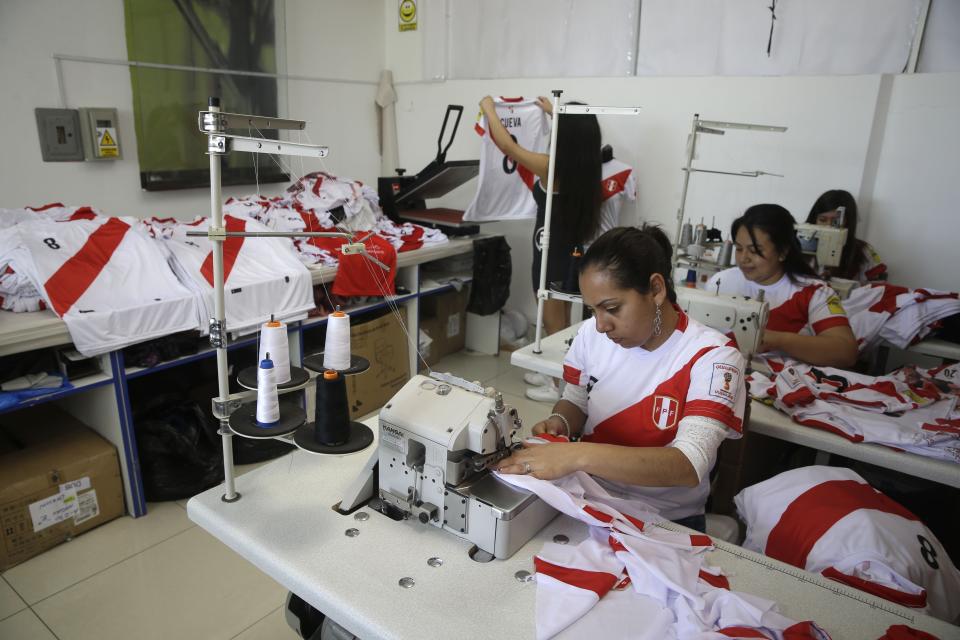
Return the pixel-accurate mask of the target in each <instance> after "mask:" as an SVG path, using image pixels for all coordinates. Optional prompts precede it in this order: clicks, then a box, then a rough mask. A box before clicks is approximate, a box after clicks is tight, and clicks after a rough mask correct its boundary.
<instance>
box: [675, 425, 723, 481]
mask: <svg viewBox="0 0 960 640" xmlns="http://www.w3.org/2000/svg"><path fill="white" fill-rule="evenodd" d="M726 437H727V427H726V426H724V424H723V423H722V422H720V421H719V420H713V419H712V418H704V417H703V416H687V417H686V418H683V419H682V420H680V426H679V427H678V428H677V437H676V438H674V439H673V442H671V443H670V444H668V445H667V446H668V447H675V448H677V449H679V450H680V452H681V453H682V454H683V455H685V456H686V457H687V460H689V461H690V464H691V465H693V470H694V471H696V472H697V480H700V481H702V480H704V479H705V478H707V479H708V480H709V478H708V476H709V474H710V470H711V469H713V465H714V464H715V463H716V461H717V448H718V447H719V446H720V445H721V444H722V443H723V441H724V440H725V439H726Z"/></svg>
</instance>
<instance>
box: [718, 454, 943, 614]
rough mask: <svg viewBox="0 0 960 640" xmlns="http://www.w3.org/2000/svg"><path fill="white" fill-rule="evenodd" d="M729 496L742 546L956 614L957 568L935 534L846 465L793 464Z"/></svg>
mask: <svg viewBox="0 0 960 640" xmlns="http://www.w3.org/2000/svg"><path fill="white" fill-rule="evenodd" d="M734 501H735V502H736V505H737V511H738V512H739V513H740V516H741V518H742V519H743V520H744V521H745V522H746V523H747V538H746V541H745V542H744V544H743V546H744V547H746V548H747V549H752V550H754V551H758V552H760V553H763V554H766V555H768V556H770V557H771V558H776V559H777V560H780V561H782V562H786V563H788V564H792V565H794V566H796V567H800V568H803V569H806V570H807V571H812V572H815V573H821V574H823V575H824V576H826V577H828V578H831V579H834V580H837V581H839V582H843V583H845V584H847V585H849V586H852V587H855V588H857V589H861V590H863V591H867V592H869V593H872V594H874V595H876V596H879V597H881V598H885V599H887V600H892V601H894V602H897V603H899V604H902V605H904V606H908V607H916V608H919V609H924V610H925V611H927V612H929V613H930V614H932V615H934V616H937V617H938V618H942V619H944V620H947V621H950V622H955V621H956V620H957V618H958V616H960V599H958V598H957V594H958V593H960V572H958V571H957V568H956V567H955V566H954V565H953V562H951V561H950V557H949V556H948V555H947V553H946V551H945V550H944V548H943V546H942V545H941V544H940V542H939V541H938V540H937V538H936V536H934V535H933V533H931V531H930V530H929V529H928V528H927V527H926V526H925V525H924V524H923V523H922V522H920V520H919V519H918V518H917V517H916V516H915V515H913V514H912V513H910V512H909V511H908V510H907V509H905V508H903V507H902V506H901V505H899V504H898V503H896V502H894V501H893V500H891V499H890V498H888V497H886V496H885V495H883V494H882V493H880V492H879V491H877V490H876V489H874V488H873V487H871V486H870V485H869V484H867V483H866V482H865V481H864V480H863V478H861V477H860V476H859V475H857V474H856V473H855V472H853V471H851V470H850V469H845V468H841V467H824V466H811V467H803V468H801V469H793V470H791V471H787V472H785V473H781V474H780V475H778V476H776V477H774V478H771V479H770V480H767V481H765V482H761V483H759V484H755V485H753V486H751V487H748V488H746V489H744V490H743V491H741V492H740V493H739V494H738V495H737V497H736V498H735V499H734Z"/></svg>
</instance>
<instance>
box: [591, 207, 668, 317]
mask: <svg viewBox="0 0 960 640" xmlns="http://www.w3.org/2000/svg"><path fill="white" fill-rule="evenodd" d="M672 254H673V248H672V247H671V246H670V240H668V239H667V236H666V234H665V233H664V232H663V231H662V230H661V229H660V227H658V226H656V225H647V224H645V225H643V227H640V228H637V227H615V228H613V229H610V230H609V231H607V232H606V233H604V234H603V235H602V236H600V237H599V238H597V239H596V240H595V241H594V242H593V244H591V245H590V248H589V249H587V252H586V253H585V254H584V256H583V258H581V259H580V273H584V272H585V271H586V270H587V269H597V270H598V271H606V272H607V273H609V274H610V276H611V277H612V278H613V281H614V282H615V283H616V285H617V286H618V287H619V288H621V289H633V290H634V291H637V292H638V293H642V294H647V293H649V291H650V277H651V276H652V275H653V274H655V273H659V274H660V275H661V276H663V281H664V282H665V283H666V285H667V299H668V300H669V301H670V302H676V301H677V293H676V291H674V288H673V278H672V276H671V271H672V268H671V265H670V256H671V255H672Z"/></svg>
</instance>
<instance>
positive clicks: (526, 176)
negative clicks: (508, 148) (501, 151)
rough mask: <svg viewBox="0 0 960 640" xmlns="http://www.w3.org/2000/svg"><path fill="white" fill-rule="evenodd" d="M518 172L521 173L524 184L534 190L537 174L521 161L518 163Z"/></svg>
mask: <svg viewBox="0 0 960 640" xmlns="http://www.w3.org/2000/svg"><path fill="white" fill-rule="evenodd" d="M517 173H518V174H519V175H520V179H521V180H523V184H525V185H527V189H530V191H533V182H534V180H536V179H537V176H536V174H534V173H533V171H530V169H527V168H526V167H525V166H523V165H522V164H520V163H519V162H518V163H517Z"/></svg>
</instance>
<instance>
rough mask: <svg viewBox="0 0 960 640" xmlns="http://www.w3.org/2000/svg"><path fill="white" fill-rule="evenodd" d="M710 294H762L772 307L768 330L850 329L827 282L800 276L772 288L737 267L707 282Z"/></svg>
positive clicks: (785, 278)
mask: <svg viewBox="0 0 960 640" xmlns="http://www.w3.org/2000/svg"><path fill="white" fill-rule="evenodd" d="M706 289H707V291H710V292H719V293H725V294H730V295H739V296H750V297H753V298H755V297H757V296H758V295H759V294H760V292H761V291H762V292H763V295H764V300H766V301H767V303H769V305H770V316H769V319H768V320H767V329H770V330H771V331H787V332H789V333H798V334H800V335H804V336H814V335H818V334H820V333H823V332H824V331H826V330H827V329H831V328H833V327H848V326H850V322H849V320H848V319H847V314H846V311H845V310H844V305H843V304H842V303H841V302H840V296H838V295H837V293H836V292H835V291H834V290H833V289H831V288H830V287H829V286H828V285H827V283H825V282H823V281H822V280H817V279H815V278H808V277H804V276H798V277H797V281H796V282H794V281H793V280H791V279H790V278H789V277H788V276H787V275H784V276H783V277H782V278H780V279H779V280H778V281H777V282H775V283H774V284H771V285H760V284H757V283H756V282H751V281H750V280H747V279H746V278H745V277H744V275H743V272H742V271H740V269H739V268H738V267H733V268H731V269H725V270H723V271H721V272H719V273H715V274H714V275H713V277H711V278H710V280H709V281H708V282H707V286H706Z"/></svg>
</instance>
